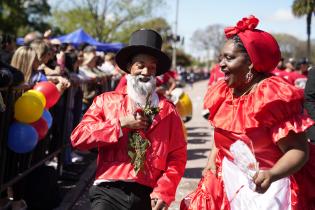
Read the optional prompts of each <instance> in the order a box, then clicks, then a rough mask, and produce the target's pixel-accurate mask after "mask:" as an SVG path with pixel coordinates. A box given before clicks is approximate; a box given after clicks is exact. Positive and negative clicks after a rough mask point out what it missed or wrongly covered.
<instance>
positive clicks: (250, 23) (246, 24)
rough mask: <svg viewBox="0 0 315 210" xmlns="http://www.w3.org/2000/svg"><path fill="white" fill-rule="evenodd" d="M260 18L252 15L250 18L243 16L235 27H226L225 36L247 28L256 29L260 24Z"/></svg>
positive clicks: (230, 35)
mask: <svg viewBox="0 0 315 210" xmlns="http://www.w3.org/2000/svg"><path fill="white" fill-rule="evenodd" d="M258 23H259V20H258V19H257V18H256V17H255V16H254V15H251V16H249V17H248V18H243V19H242V20H240V21H238V22H237V24H236V26H234V27H227V28H225V29H224V33H225V36H226V37H227V38H230V37H232V36H234V35H236V34H238V33H239V32H241V31H245V30H251V31H252V30H254V29H255V28H256V26H257V25H258Z"/></svg>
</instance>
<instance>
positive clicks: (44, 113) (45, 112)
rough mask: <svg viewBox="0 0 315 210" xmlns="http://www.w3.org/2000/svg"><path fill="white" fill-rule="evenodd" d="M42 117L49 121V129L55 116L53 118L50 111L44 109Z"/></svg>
mask: <svg viewBox="0 0 315 210" xmlns="http://www.w3.org/2000/svg"><path fill="white" fill-rule="evenodd" d="M42 117H43V118H44V120H45V121H46V122H47V125H48V129H49V128H50V127H51V125H52V122H53V118H52V116H51V114H50V112H49V111H48V110H47V109H44V112H43V115H42Z"/></svg>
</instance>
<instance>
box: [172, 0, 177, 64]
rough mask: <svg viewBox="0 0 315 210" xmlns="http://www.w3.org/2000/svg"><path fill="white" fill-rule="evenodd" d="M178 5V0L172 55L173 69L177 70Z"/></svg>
mask: <svg viewBox="0 0 315 210" xmlns="http://www.w3.org/2000/svg"><path fill="white" fill-rule="evenodd" d="M178 4H179V0H176V16H175V26H174V34H173V55H172V68H173V69H176V66H177V65H176V45H177V23H178V22H177V21H178Z"/></svg>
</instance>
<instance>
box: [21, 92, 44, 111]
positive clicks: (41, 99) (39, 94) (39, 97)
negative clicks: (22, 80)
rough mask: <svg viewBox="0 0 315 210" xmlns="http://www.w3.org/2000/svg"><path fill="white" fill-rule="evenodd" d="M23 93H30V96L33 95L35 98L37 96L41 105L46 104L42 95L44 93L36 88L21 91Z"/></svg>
mask: <svg viewBox="0 0 315 210" xmlns="http://www.w3.org/2000/svg"><path fill="white" fill-rule="evenodd" d="M23 95H31V96H35V97H36V98H38V99H39V100H40V101H41V102H42V104H43V106H44V107H45V106H46V98H45V96H44V94H43V93H42V92H40V91H38V90H28V91H27V92H25V93H23Z"/></svg>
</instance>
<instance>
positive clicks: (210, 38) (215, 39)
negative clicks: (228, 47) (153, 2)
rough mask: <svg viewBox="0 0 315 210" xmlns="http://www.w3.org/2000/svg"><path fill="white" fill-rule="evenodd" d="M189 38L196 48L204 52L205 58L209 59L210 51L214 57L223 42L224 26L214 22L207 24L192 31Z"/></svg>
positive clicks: (218, 52)
mask: <svg viewBox="0 0 315 210" xmlns="http://www.w3.org/2000/svg"><path fill="white" fill-rule="evenodd" d="M191 40H192V43H194V47H195V48H196V49H198V50H201V51H204V52H206V54H207V60H211V58H210V51H212V52H213V57H214V58H216V57H217V56H218V55H219V54H220V50H221V48H222V46H223V45H224V43H225V36H224V26H222V25H219V24H214V25H209V26H208V27H206V29H204V30H197V31H195V32H194V33H193V36H192V39H191Z"/></svg>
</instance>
